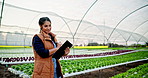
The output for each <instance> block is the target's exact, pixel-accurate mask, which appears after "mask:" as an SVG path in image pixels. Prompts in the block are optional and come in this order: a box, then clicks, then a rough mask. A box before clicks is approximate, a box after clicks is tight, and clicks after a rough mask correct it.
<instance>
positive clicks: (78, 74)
mask: <svg viewBox="0 0 148 78" xmlns="http://www.w3.org/2000/svg"><path fill="white" fill-rule="evenodd" d="M0 12H1V14H0V68H2V69H0V70H1V71H0V78H10V77H11V78H32V75H33V70H34V66H35V65H34V62H35V55H34V52H33V51H34V50H33V46H32V44H33V43H32V42H33V37H34V35H35V34H39V33H40V25H39V24H38V22H39V19H40V18H41V17H49V19H50V20H51V27H52V29H51V32H53V33H54V34H55V35H56V38H57V40H58V42H61V43H62V44H63V43H64V42H65V41H66V40H68V41H69V42H70V43H71V44H72V45H73V46H72V47H71V48H70V53H69V54H68V55H67V56H62V57H61V58H60V59H59V60H60V64H61V67H62V74H63V76H64V77H65V78H121V77H124V78H125V77H127V78H131V77H133V78H147V77H148V71H147V69H148V0H44V1H43V0H30V1H26V0H0ZM49 51H50V50H49ZM129 67H130V68H129ZM122 68H124V70H123V71H119V70H120V69H122ZM139 68H141V71H139V70H140V69H139ZM115 69H116V70H115ZM109 70H110V72H109ZM137 70H138V71H137ZM105 71H106V73H105ZM111 71H112V72H111ZM105 75H106V76H105Z"/></svg>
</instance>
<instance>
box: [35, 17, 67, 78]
mask: <svg viewBox="0 0 148 78" xmlns="http://www.w3.org/2000/svg"><path fill="white" fill-rule="evenodd" d="M39 25H40V29H41V30H40V33H39V34H36V35H35V36H34V37H33V40H32V45H33V51H34V56H35V62H34V64H35V65H34V71H33V77H32V78H63V75H62V72H61V66H60V62H59V59H56V58H53V57H52V56H53V55H54V53H55V52H56V51H57V50H58V49H59V47H61V43H58V42H57V39H56V38H55V36H56V35H55V34H53V33H52V32H51V21H50V19H49V18H48V17H42V18H40V19H39ZM69 52H70V49H69V48H66V49H65V55H67V54H68V53H69Z"/></svg>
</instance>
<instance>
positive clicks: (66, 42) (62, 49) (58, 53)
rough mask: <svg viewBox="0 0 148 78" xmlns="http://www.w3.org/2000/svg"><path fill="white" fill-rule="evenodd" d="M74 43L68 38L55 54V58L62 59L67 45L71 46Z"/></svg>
mask: <svg viewBox="0 0 148 78" xmlns="http://www.w3.org/2000/svg"><path fill="white" fill-rule="evenodd" d="M72 46H73V45H72V44H71V43H70V42H69V41H68V40H66V41H65V43H64V44H63V45H62V46H61V47H60V48H59V49H58V50H57V51H56V52H55V53H54V54H53V56H52V57H53V58H56V59H60V58H61V57H62V56H63V55H64V54H65V51H64V50H65V49H66V48H67V47H69V48H71V47H72Z"/></svg>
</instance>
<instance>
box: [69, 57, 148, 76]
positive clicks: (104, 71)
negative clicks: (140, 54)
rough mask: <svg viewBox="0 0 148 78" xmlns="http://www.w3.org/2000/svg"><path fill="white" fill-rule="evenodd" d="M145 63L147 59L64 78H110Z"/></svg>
mask: <svg viewBox="0 0 148 78" xmlns="http://www.w3.org/2000/svg"><path fill="white" fill-rule="evenodd" d="M145 63H148V60H145V61H140V62H135V63H130V64H126V65H121V66H116V67H112V68H107V69H102V70H97V71H93V72H89V73H85V74H81V75H75V76H71V77H66V78H111V77H112V76H114V75H117V74H119V73H123V72H126V71H127V70H129V69H131V68H135V67H137V66H139V65H142V64H145Z"/></svg>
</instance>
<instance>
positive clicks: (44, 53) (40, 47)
mask: <svg viewBox="0 0 148 78" xmlns="http://www.w3.org/2000/svg"><path fill="white" fill-rule="evenodd" d="M32 45H33V46H34V50H35V51H36V52H37V54H38V55H39V56H40V57H42V58H47V57H49V56H50V55H52V54H54V53H55V52H56V51H57V50H58V49H59V47H60V45H59V44H58V45H57V48H53V49H50V50H48V49H45V48H44V44H43V42H42V40H41V39H40V38H39V37H38V36H37V35H36V36H34V38H33V41H32Z"/></svg>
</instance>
